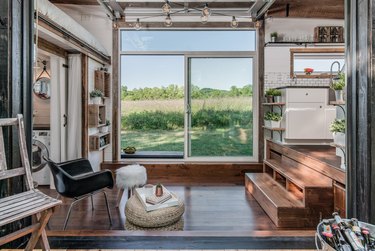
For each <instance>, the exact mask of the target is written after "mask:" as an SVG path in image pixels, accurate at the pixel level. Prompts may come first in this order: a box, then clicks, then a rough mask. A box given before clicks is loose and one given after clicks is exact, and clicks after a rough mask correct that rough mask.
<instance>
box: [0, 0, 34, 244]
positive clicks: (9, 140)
mask: <svg viewBox="0 0 375 251" xmlns="http://www.w3.org/2000/svg"><path fill="white" fill-rule="evenodd" d="M33 6H34V3H33V0H30V1H16V0H2V1H0V55H1V56H0V118H7V117H16V115H17V114H23V116H24V122H25V130H26V142H27V144H28V153H29V156H30V151H31V138H32V95H31V94H32V60H33V49H32V48H33V40H32V38H33ZM4 141H5V152H6V158H7V164H8V169H11V168H12V167H15V166H20V165H21V164H20V162H21V161H20V154H19V143H18V135H17V131H15V130H10V129H7V130H4ZM23 189H24V182H23V179H22V178H20V177H19V178H14V179H11V180H7V181H1V182H0V198H2V197H5V196H8V195H12V194H14V193H19V192H21V191H23ZM29 224H30V219H23V220H20V221H18V222H14V223H12V224H8V225H6V226H3V227H1V229H0V236H3V235H6V234H8V233H11V232H14V231H16V230H18V229H20V228H23V227H25V226H27V225H29ZM24 241H25V239H22V238H21V239H19V240H17V241H15V242H13V243H10V244H9V245H7V246H9V247H16V246H18V245H19V244H21V243H22V242H24Z"/></svg>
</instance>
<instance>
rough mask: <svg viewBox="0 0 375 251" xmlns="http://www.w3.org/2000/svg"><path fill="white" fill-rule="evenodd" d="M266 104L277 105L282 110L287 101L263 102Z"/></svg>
mask: <svg viewBox="0 0 375 251" xmlns="http://www.w3.org/2000/svg"><path fill="white" fill-rule="evenodd" d="M263 105H264V106H271V107H272V106H277V107H279V108H280V110H282V107H283V106H284V105H285V102H279V103H263Z"/></svg>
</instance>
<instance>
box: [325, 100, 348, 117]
mask: <svg viewBox="0 0 375 251" xmlns="http://www.w3.org/2000/svg"><path fill="white" fill-rule="evenodd" d="M329 104H330V105H334V106H337V107H340V109H341V110H342V112H343V113H344V116H345V115H346V111H345V101H330V102H329Z"/></svg>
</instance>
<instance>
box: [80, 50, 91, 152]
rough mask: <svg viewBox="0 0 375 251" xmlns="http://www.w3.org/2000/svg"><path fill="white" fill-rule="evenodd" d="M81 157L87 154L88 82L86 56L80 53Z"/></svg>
mask: <svg viewBox="0 0 375 251" xmlns="http://www.w3.org/2000/svg"><path fill="white" fill-rule="evenodd" d="M81 60H82V93H81V96H82V103H81V106H82V139H81V140H82V146H81V147H82V157H83V158H87V157H88V155H89V146H88V142H89V131H88V130H89V111H88V110H89V98H88V95H89V91H88V88H89V84H88V57H87V56H86V55H84V54H82V58H81Z"/></svg>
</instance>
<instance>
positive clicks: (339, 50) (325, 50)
mask: <svg viewBox="0 0 375 251" xmlns="http://www.w3.org/2000/svg"><path fill="white" fill-rule="evenodd" d="M295 53H343V54H344V53H345V49H344V48H291V49H290V77H291V78H294V77H297V78H309V79H310V78H311V79H316V78H330V77H331V76H330V75H329V74H321V75H318V74H315V75H314V74H313V75H305V74H300V75H296V76H295V75H294V54H295Z"/></svg>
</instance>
